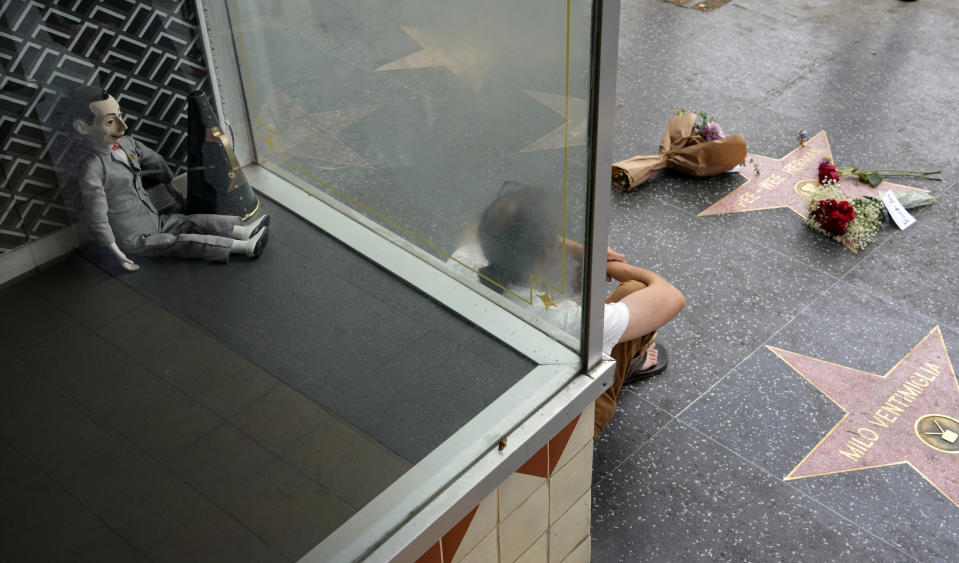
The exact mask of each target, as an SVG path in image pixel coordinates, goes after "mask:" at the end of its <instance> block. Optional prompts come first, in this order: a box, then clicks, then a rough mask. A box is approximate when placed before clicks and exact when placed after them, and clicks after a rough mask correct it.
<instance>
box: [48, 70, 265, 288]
mask: <svg viewBox="0 0 959 563" xmlns="http://www.w3.org/2000/svg"><path fill="white" fill-rule="evenodd" d="M66 105H67V110H68V112H69V119H70V123H71V125H72V127H73V129H74V130H75V131H76V132H77V133H78V134H80V135H81V136H82V137H83V138H84V143H83V149H82V150H81V151H79V157H78V158H77V161H76V162H74V163H70V165H71V166H76V167H77V170H76V181H77V185H76V188H77V191H78V194H77V195H78V196H79V198H78V199H79V204H80V209H79V214H78V218H77V230H78V233H79V235H80V238H81V239H86V240H90V239H92V241H93V242H95V243H97V244H98V245H99V246H102V247H104V248H106V249H108V253H109V254H111V255H112V256H114V257H115V258H116V260H117V262H118V263H119V264H120V266H122V267H123V269H125V270H127V271H135V270H138V269H139V268H140V267H139V266H138V265H137V264H136V263H135V262H134V261H133V260H132V259H131V256H146V257H172V258H194V259H203V260H209V261H213V262H226V261H228V260H229V257H230V255H231V254H232V255H237V256H243V257H249V258H255V257H257V256H259V255H260V254H261V253H262V252H263V248H264V247H265V246H266V243H267V240H268V236H269V233H268V226H269V223H270V217H269V215H260V216H259V217H254V218H253V219H252V220H250V221H249V222H248V223H246V224H244V222H243V221H242V219H241V218H240V217H236V216H231V215H199V214H198V215H183V214H180V213H169V214H160V213H159V212H158V211H157V208H156V206H155V205H154V203H153V201H152V200H151V199H150V196H149V194H148V193H147V191H146V190H145V189H144V187H143V177H144V176H152V177H154V178H156V179H157V180H159V181H161V182H170V181H171V180H172V179H173V173H172V172H171V171H170V167H169V166H168V165H167V163H166V161H164V159H163V157H161V156H160V155H159V154H158V153H157V152H156V151H154V150H152V149H150V148H149V147H147V146H146V145H144V144H143V143H141V142H140V141H137V140H136V139H133V138H131V137H128V136H126V135H125V133H126V130H127V126H126V123H125V122H124V121H123V113H122V112H121V111H120V104H119V103H117V101H116V100H115V99H114V98H113V96H111V95H110V94H108V93H106V92H104V91H103V90H100V89H98V88H94V87H91V86H81V87H79V88H76V89H75V90H73V91H72V92H71V93H70V96H69V99H68V100H67V104H66Z"/></svg>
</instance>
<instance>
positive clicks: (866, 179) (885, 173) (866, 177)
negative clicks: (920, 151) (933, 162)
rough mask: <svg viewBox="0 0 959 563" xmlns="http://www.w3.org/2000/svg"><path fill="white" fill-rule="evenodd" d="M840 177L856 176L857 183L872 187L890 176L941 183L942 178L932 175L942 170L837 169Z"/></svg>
mask: <svg viewBox="0 0 959 563" xmlns="http://www.w3.org/2000/svg"><path fill="white" fill-rule="evenodd" d="M837 171H838V172H839V175H840V176H843V175H853V176H858V177H859V181H860V182H862V183H864V184H869V185H870V186H872V187H874V188H875V187H876V186H878V185H879V184H880V183H881V182H882V181H883V180H884V179H885V178H889V177H892V176H911V177H914V178H925V179H927V180H936V181H937V182H941V181H942V178H934V177H933V176H932V175H933V174H941V173H942V170H932V171H930V172H922V171H920V170H896V169H893V168H878V169H876V170H860V169H859V168H856V167H853V166H850V167H848V168H839V169H838V170H837Z"/></svg>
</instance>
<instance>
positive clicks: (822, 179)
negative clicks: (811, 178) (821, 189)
mask: <svg viewBox="0 0 959 563" xmlns="http://www.w3.org/2000/svg"><path fill="white" fill-rule="evenodd" d="M826 180H836V181H838V180H839V172H836V165H835V164H833V163H831V162H829V161H828V160H824V161H822V162H820V163H819V183H820V184H825V183H826Z"/></svg>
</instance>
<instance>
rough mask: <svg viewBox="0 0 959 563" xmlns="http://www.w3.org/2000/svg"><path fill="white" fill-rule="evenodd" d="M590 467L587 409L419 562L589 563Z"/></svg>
mask: <svg viewBox="0 0 959 563" xmlns="http://www.w3.org/2000/svg"><path fill="white" fill-rule="evenodd" d="M592 466H593V405H592V404H590V405H589V407H588V408H587V409H586V410H585V411H583V413H582V414H580V415H579V416H578V417H576V419H574V420H573V421H572V422H571V423H569V425H567V426H566V427H565V428H564V429H563V430H561V431H560V432H559V433H558V434H556V436H554V437H553V439H551V440H550V441H549V442H548V443H547V444H546V445H544V446H543V447H542V448H541V449H540V450H539V451H537V452H536V453H535V454H534V455H533V456H532V457H530V458H529V460H528V461H527V462H526V463H525V464H524V465H523V466H522V467H520V468H519V469H518V470H516V472H515V473H513V474H512V475H510V476H509V477H508V478H507V479H506V481H504V482H503V483H502V484H500V486H499V487H498V488H497V489H496V490H495V491H493V492H492V493H490V494H489V496H487V497H486V498H485V499H484V500H483V502H481V503H480V504H479V505H478V506H477V507H476V508H474V509H473V510H472V511H470V513H469V514H467V515H466V517H464V518H463V519H462V520H460V522H459V523H457V524H456V525H455V526H453V527H452V528H450V530H449V531H447V532H446V534H445V535H444V536H443V537H442V538H441V539H440V540H439V541H437V542H436V543H435V544H433V545H432V547H430V549H428V550H427V551H426V553H424V554H423V555H422V556H421V557H420V558H419V559H418V560H417V563H459V562H462V563H492V562H498V563H514V562H522V563H540V562H542V563H547V562H548V563H586V562H588V561H589V557H590V553H589V546H590V538H589V522H590V510H589V509H590V484H591V482H592Z"/></svg>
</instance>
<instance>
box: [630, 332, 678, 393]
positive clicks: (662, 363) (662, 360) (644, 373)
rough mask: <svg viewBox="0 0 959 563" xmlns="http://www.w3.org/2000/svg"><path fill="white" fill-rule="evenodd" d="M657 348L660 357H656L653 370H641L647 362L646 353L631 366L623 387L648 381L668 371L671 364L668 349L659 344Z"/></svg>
mask: <svg viewBox="0 0 959 563" xmlns="http://www.w3.org/2000/svg"><path fill="white" fill-rule="evenodd" d="M655 346H656V350H658V351H659V355H658V356H657V357H656V365H654V366H653V367H651V368H647V369H640V368H642V367H643V363H644V362H645V361H646V352H643V354H642V355H641V356H639V357H638V358H636V359H634V360H633V363H631V364H629V371H627V372H626V379H625V380H624V381H623V385H629V384H630V383H636V382H637V381H642V380H643V379H648V378H650V377H652V376H654V375H659V374H661V373H663V371H665V370H666V366H667V364H668V363H669V354H668V353H667V352H666V347H665V346H663V345H662V344H660V343H659V342H657V343H656V344H655Z"/></svg>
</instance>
